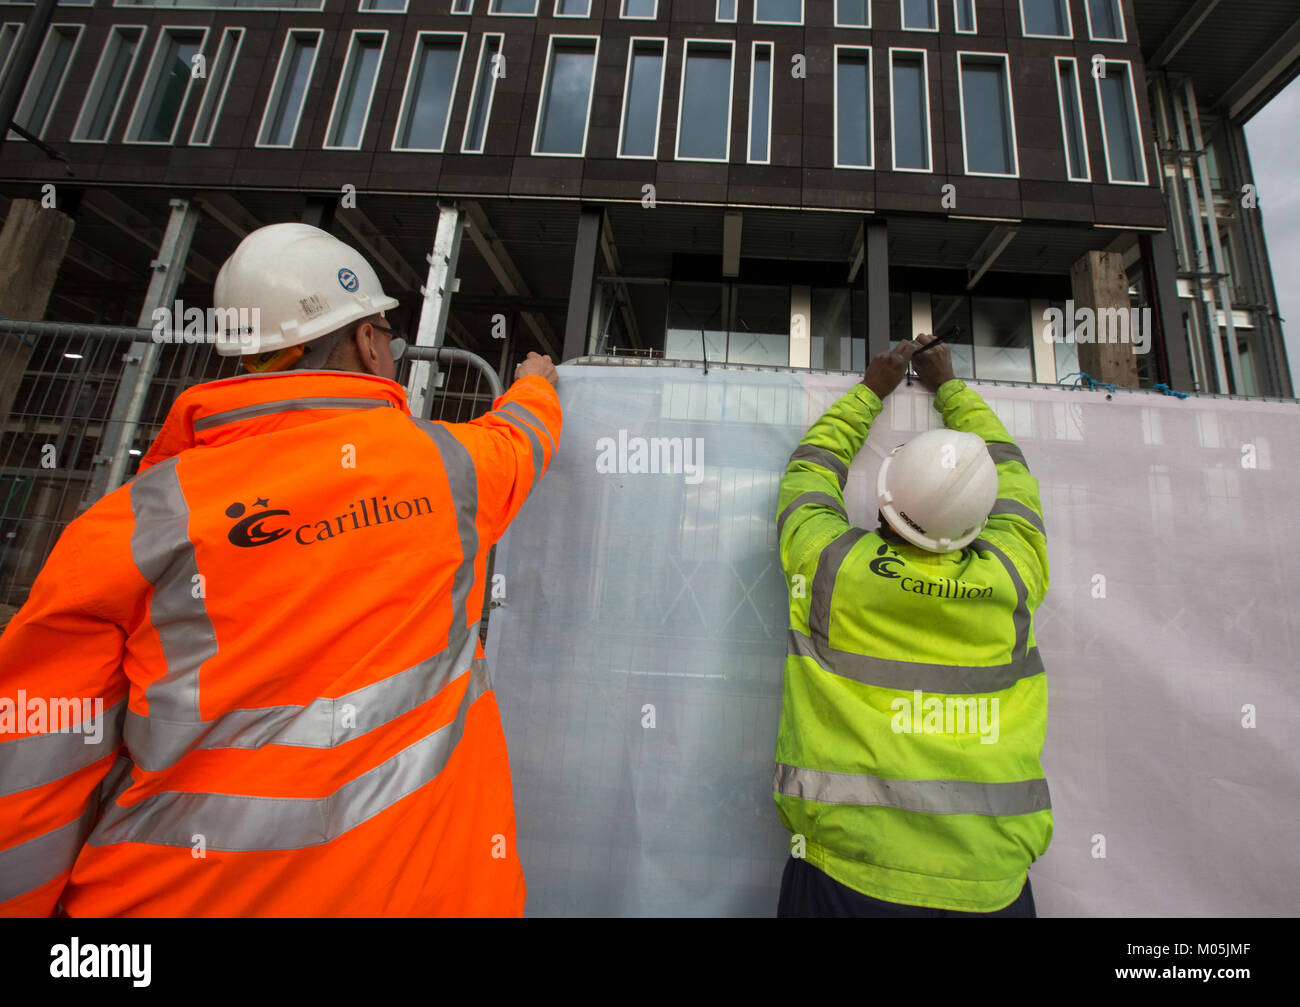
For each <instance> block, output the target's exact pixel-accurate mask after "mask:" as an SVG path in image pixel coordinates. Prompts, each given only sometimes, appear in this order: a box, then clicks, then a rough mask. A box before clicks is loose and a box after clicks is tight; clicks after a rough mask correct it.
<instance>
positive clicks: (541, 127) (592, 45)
mask: <svg viewBox="0 0 1300 1007" xmlns="http://www.w3.org/2000/svg"><path fill="white" fill-rule="evenodd" d="M595 72H596V39H594V38H555V37H552V38H551V52H550V56H549V58H548V59H547V61H546V72H545V73H544V74H543V76H542V100H541V104H540V105H539V107H538V109H537V128H536V129H535V130H534V132H533V153H534V154H564V155H571V156H578V157H581V156H582V154H583V153H584V152H585V151H586V148H587V118H588V116H589V115H590V113H591V82H592V78H593V76H594V75H595Z"/></svg>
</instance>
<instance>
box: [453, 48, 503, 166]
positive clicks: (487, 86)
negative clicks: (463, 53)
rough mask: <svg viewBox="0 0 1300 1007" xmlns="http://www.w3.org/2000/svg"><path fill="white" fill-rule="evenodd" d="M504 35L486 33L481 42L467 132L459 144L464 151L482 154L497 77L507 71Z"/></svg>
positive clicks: (470, 100)
mask: <svg viewBox="0 0 1300 1007" xmlns="http://www.w3.org/2000/svg"><path fill="white" fill-rule="evenodd" d="M503 38H504V36H502V35H484V36H483V42H482V43H481V44H480V45H479V49H478V67H477V69H476V70H475V72H474V91H473V93H472V94H471V95H470V96H469V116H468V118H467V119H466V120H465V135H464V136H463V137H462V138H461V144H460V149H461V151H463V152H464V153H466V154H481V153H483V144H484V143H485V142H486V140H487V126H488V119H489V117H490V116H491V114H492V96H493V95H494V94H496V90H497V78H498V77H500V76H501V75H502V73H503V72H504V68H503V67H502V65H501V61H502V59H503V56H502V53H501V40H502V39H503Z"/></svg>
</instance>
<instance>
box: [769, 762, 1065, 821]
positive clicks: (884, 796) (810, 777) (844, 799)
mask: <svg viewBox="0 0 1300 1007" xmlns="http://www.w3.org/2000/svg"><path fill="white" fill-rule="evenodd" d="M772 789H773V790H775V791H776V792H777V793H779V794H784V795H785V796H787V797H797V798H800V799H801V800H805V801H816V802H817V803H819V804H854V805H858V806H861V807H870V806H881V807H889V808H898V809H900V810H902V811H917V812H921V813H923V814H929V815H991V816H1003V815H1032V814H1033V813H1034V812H1037V811H1047V810H1049V809H1050V808H1051V807H1052V798H1051V793H1050V792H1049V791H1048V789H1047V781H1046V780H1045V779H1037V780H1016V781H1015V782H1012V783H979V782H976V781H972V780H886V779H883V778H882V777H879V776H867V775H866V774H858V773H828V772H823V771H822V770H817V769H800V768H798V767H796V766H788V765H786V764H785V763H783V762H778V763H777V764H776V772H775V774H774V777H773V780H772Z"/></svg>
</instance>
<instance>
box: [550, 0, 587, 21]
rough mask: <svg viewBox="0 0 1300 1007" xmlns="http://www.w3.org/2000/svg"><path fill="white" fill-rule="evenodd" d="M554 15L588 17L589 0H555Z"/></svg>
mask: <svg viewBox="0 0 1300 1007" xmlns="http://www.w3.org/2000/svg"><path fill="white" fill-rule="evenodd" d="M555 16H556V17H590V16H591V0H555Z"/></svg>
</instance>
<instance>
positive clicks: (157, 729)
mask: <svg viewBox="0 0 1300 1007" xmlns="http://www.w3.org/2000/svg"><path fill="white" fill-rule="evenodd" d="M476 642H477V635H476V634H474V633H472V632H470V631H469V630H468V629H467V628H465V627H463V626H461V625H460V624H459V621H458V622H457V624H456V625H455V626H454V627H453V633H452V642H451V644H450V645H449V646H448V647H447V648H446V649H445V650H443V651H441V652H440V653H438V654H435V655H434V656H433V657H430V658H428V659H427V660H424V661H421V662H420V663H419V664H416V665H413V666H412V667H410V668H407V669H406V670H405V671H400V672H398V673H397V674H395V675H391V676H389V677H388V678H385V679H383V680H381V681H378V682H372V683H371V684H370V685H367V686H363V687H362V688H360V689H357V690H356V691H355V692H350V693H348V694H347V695H344V696H338V697H335V698H333V699H313V700H312V701H311V702H310V703H307V704H306V705H304V706H269V707H262V708H259V709H250V710H231V711H230V712H229V713H226V714H224V715H223V716H221V717H219V718H217V719H216V720H212V721H207V722H204V723H174V722H171V721H165V720H160V719H159V718H156V717H144V716H141V715H140V714H138V713H128V714H127V720H126V743H127V748H128V749H129V750H130V752H131V755H132V757H133V758H134V759H135V762H136V764H137V765H138V766H139V767H140V768H141V769H145V770H148V771H149V772H158V771H159V770H163V769H167V768H168V767H169V766H173V765H175V764H176V763H177V762H179V761H180V760H181V759H182V758H183V757H184V756H185V755H186V754H187V753H188V752H191V751H195V750H199V749H213V748H260V747H262V746H263V745H292V746H295V747H298V748H333V747H335V746H338V745H342V744H345V743H346V742H349V741H351V740H352V739H353V738H358V737H360V736H361V735H363V734H366V733H368V732H370V731H373V730H375V729H376V728H379V727H383V726H384V725H385V724H387V723H390V722H391V721H393V720H396V719H397V718H398V717H400V716H402V715H403V714H405V713H408V712H409V711H411V710H413V709H415V708H416V707H417V706H419V705H421V704H422V703H425V702H427V701H428V700H430V699H432V698H433V697H434V696H436V695H438V693H440V692H441V691H442V690H443V689H444V688H446V687H447V685H448V684H449V683H451V682H452V681H453V680H455V679H456V678H458V677H459V676H460V675H462V674H464V673H465V670H466V669H467V668H469V667H470V665H471V663H472V662H473V660H474V647H475V643H476Z"/></svg>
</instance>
